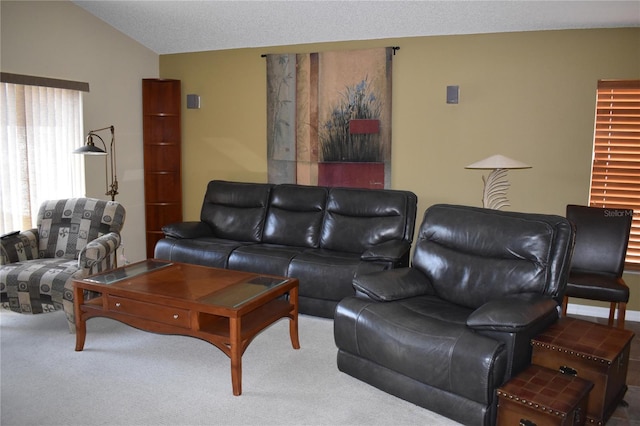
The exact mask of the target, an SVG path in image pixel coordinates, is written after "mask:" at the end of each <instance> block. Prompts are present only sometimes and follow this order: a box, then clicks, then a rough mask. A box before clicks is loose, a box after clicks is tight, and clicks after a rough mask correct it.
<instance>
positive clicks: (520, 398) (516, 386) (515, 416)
mask: <svg viewBox="0 0 640 426" xmlns="http://www.w3.org/2000/svg"><path fill="white" fill-rule="evenodd" d="M592 387H593V383H591V382H589V381H587V380H584V379H581V378H579V377H575V376H569V375H566V374H562V373H560V372H559V371H557V370H556V371H554V370H551V369H549V368H545V367H540V366H539V365H531V366H529V367H528V368H527V369H526V370H524V371H523V372H521V373H520V374H518V375H517V376H516V377H514V378H512V379H511V380H509V381H508V382H507V383H505V384H504V385H503V386H502V387H500V388H499V389H498V392H497V393H498V417H497V424H498V426H500V425H521V426H534V425H538V426H547V425H584V424H585V420H586V411H587V399H588V396H589V391H590V390H591V388H592Z"/></svg>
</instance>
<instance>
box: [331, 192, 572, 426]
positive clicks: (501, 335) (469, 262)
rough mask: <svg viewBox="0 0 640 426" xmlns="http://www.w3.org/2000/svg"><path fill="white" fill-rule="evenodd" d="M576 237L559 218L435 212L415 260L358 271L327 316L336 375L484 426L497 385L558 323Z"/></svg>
mask: <svg viewBox="0 0 640 426" xmlns="http://www.w3.org/2000/svg"><path fill="white" fill-rule="evenodd" d="M573 239H574V231H573V228H572V226H571V224H570V223H569V222H568V221H567V220H566V219H565V218H563V217H560V216H555V215H542V214H526V213H514V212H503V211H497V210H488V209H481V208H475V207H466V206H454V205H435V206H432V207H430V208H429V209H427V211H426V212H425V214H424V219H423V222H422V225H421V227H420V231H419V235H418V238H417V241H416V245H415V253H414V255H413V260H412V265H411V267H407V268H400V269H392V270H388V271H382V272H376V273H372V274H367V275H361V276H359V277H356V278H355V279H354V282H353V285H354V287H355V290H356V296H352V297H348V298H345V299H343V300H342V301H341V302H340V303H339V304H338V306H337V307H336V312H335V317H334V334H335V342H336V345H337V347H338V368H339V369H340V370H341V371H343V372H345V373H347V374H350V375H352V376H354V377H356V378H358V379H360V380H363V381H365V382H367V383H369V384H371V385H373V386H376V387H378V388H380V389H382V390H384V391H386V392H389V393H391V394H393V395H396V396H398V397H400V398H402V399H405V400H407V401H410V402H413V403H415V404H417V405H419V406H422V407H424V408H427V409H429V410H432V411H435V412H437V413H440V414H442V415H444V416H446V417H449V418H451V419H454V420H456V421H458V422H461V423H464V424H477V425H491V424H493V423H494V422H495V416H496V404H497V398H496V392H495V391H496V389H497V388H498V387H499V386H501V385H502V384H503V383H504V382H506V381H507V380H508V379H509V378H511V377H512V376H514V375H516V374H517V373H519V372H520V371H521V370H523V369H524V368H525V367H526V366H528V365H529V364H530V360H531V346H530V340H531V338H532V337H534V336H536V335H537V334H538V333H539V332H541V331H542V330H544V329H545V328H547V327H548V326H549V325H551V324H553V323H554V322H556V320H557V319H558V315H559V305H560V303H561V301H562V297H563V293H564V289H565V285H566V280H567V275H568V272H569V265H570V260H571V253H572V250H573Z"/></svg>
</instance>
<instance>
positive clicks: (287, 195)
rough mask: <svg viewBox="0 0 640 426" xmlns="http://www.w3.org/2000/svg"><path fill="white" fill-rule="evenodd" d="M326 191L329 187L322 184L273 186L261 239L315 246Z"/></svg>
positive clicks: (278, 242) (270, 241)
mask: <svg viewBox="0 0 640 426" xmlns="http://www.w3.org/2000/svg"><path fill="white" fill-rule="evenodd" d="M328 193H329V191H328V189H327V188H325V187H322V186H305V185H293V184H280V185H276V186H274V187H273V189H272V190H271V200H270V202H269V209H268V211H267V219H266V221H265V225H264V234H263V236H262V242H263V243H271V244H284V245H288V246H296V247H313V248H316V247H318V245H319V244H320V229H321V227H322V219H323V218H324V211H325V207H326V205H327V197H328Z"/></svg>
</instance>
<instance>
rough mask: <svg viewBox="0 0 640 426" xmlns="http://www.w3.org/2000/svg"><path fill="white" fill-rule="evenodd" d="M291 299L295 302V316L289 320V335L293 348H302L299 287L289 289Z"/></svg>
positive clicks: (293, 313)
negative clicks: (299, 332) (299, 322)
mask: <svg viewBox="0 0 640 426" xmlns="http://www.w3.org/2000/svg"><path fill="white" fill-rule="evenodd" d="M289 301H290V303H292V304H293V312H292V315H293V318H291V319H290V320H289V335H290V336H291V345H292V346H293V349H300V339H299V337H298V287H294V288H292V289H291V290H290V291H289Z"/></svg>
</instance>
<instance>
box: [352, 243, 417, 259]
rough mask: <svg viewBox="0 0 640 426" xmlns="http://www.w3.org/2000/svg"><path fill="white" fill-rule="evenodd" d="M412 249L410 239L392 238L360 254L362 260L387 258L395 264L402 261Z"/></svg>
mask: <svg viewBox="0 0 640 426" xmlns="http://www.w3.org/2000/svg"><path fill="white" fill-rule="evenodd" d="M409 250H411V243H409V242H408V241H399V240H392V241H387V242H384V243H382V244H377V245H375V246H372V247H369V248H368V249H367V250H366V251H365V252H364V253H362V255H361V256H360V259H361V260H369V261H375V260H385V261H388V262H392V263H394V264H396V263H398V262H400V261H401V260H402V258H403V257H405V256H407V254H408V253H409Z"/></svg>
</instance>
